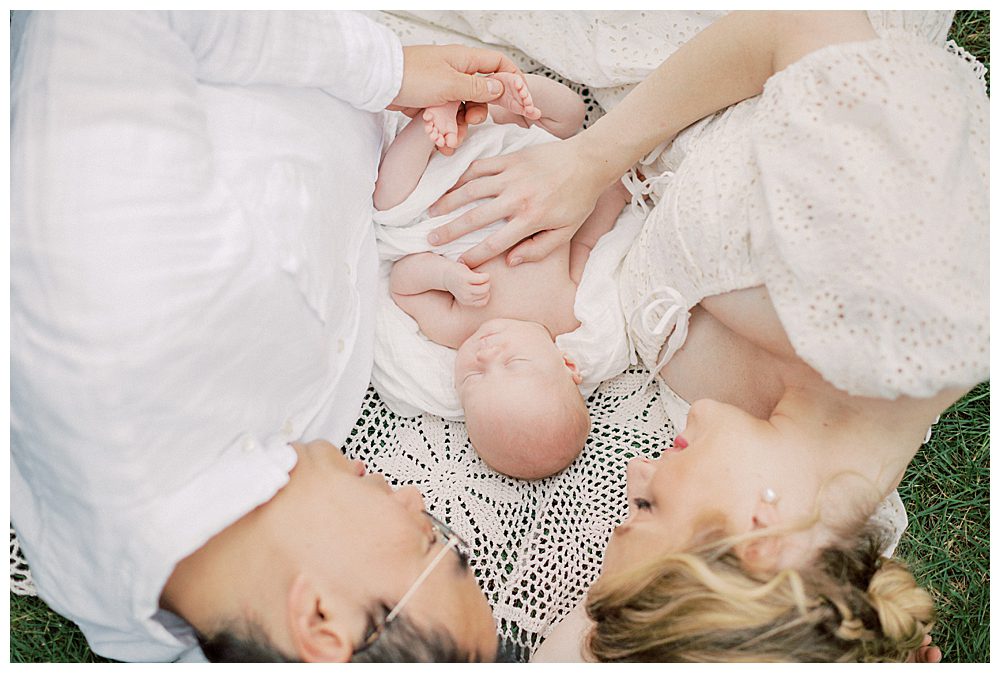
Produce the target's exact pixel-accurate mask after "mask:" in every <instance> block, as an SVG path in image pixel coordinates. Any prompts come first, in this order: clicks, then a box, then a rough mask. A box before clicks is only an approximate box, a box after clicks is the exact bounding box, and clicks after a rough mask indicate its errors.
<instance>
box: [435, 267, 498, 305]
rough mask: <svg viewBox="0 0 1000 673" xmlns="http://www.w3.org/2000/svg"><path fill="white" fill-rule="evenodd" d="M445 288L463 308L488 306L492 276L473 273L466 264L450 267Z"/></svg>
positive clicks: (445, 280)
mask: <svg viewBox="0 0 1000 673" xmlns="http://www.w3.org/2000/svg"><path fill="white" fill-rule="evenodd" d="M444 286H445V287H446V288H448V292H451V293H452V295H454V297H455V301H457V302H458V303H459V304H462V305H463V306H486V304H487V303H489V301H490V274H488V273H479V272H478V271H473V270H472V269H470V268H469V267H467V266H465V265H464V264H455V265H454V266H451V267H449V269H448V273H447V275H446V276H445V279H444Z"/></svg>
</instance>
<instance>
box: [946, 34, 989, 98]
mask: <svg viewBox="0 0 1000 673" xmlns="http://www.w3.org/2000/svg"><path fill="white" fill-rule="evenodd" d="M944 47H945V49H946V50H947V51H948V53H949V54H954V55H955V56H958V57H959V58H960V59H962V60H963V61H965V62H966V64H968V66H969V67H970V68H972V72H973V73H975V75H976V77H977V78H978V79H979V83H980V84H982V85H983V93H985V94H987V95H989V86H988V84H987V82H986V73H987V72H988V71H987V69H986V66H985V65H984V64H983V63H981V62H980V61H979V60H978V59H977V58H976V57H975V56H973V55H972V54H970V53H969V52H968V51H966V50H965V48H963V47H960V46H958V43H957V42H955V40H948V41H947V42H945V45H944Z"/></svg>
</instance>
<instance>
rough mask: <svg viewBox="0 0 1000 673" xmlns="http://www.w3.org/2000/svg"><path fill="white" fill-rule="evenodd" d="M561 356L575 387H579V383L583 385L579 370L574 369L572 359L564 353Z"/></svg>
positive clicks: (574, 365)
mask: <svg viewBox="0 0 1000 673" xmlns="http://www.w3.org/2000/svg"><path fill="white" fill-rule="evenodd" d="M562 356H563V362H564V363H565V364H566V367H567V369H569V370H570V372H572V373H573V383H575V384H576V385H580V384H581V383H583V377H582V376H580V370H579V369H577V368H576V363H575V362H574V361H573V358H571V357H570V356H568V355H566V354H565V353H563V354H562Z"/></svg>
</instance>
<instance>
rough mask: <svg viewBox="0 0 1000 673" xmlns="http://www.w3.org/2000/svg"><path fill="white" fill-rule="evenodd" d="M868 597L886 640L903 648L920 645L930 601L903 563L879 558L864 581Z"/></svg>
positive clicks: (928, 620) (931, 610)
mask: <svg viewBox="0 0 1000 673" xmlns="http://www.w3.org/2000/svg"><path fill="white" fill-rule="evenodd" d="M868 599H869V601H871V604H872V607H873V608H874V609H875V612H876V613H877V614H878V619H879V622H880V623H881V626H882V633H883V634H885V637H886V638H887V639H889V640H892V641H895V643H896V645H897V647H898V648H899V649H900V650H904V651H906V650H915V649H917V648H918V647H920V644H921V641H922V640H923V637H924V634H925V633H926V632H927V631H928V630H929V628H930V625H931V623H932V622H933V621H934V603H933V601H932V600H931V597H930V595H929V594H928V593H927V592H926V591H924V590H923V589H921V588H920V587H919V586H917V582H916V580H915V579H914V578H913V575H912V574H911V573H910V571H909V570H907V568H906V566H904V565H903V564H902V563H900V562H898V561H894V560H892V559H885V560H883V562H882V564H881V567H880V568H879V569H878V570H876V571H875V574H873V575H872V578H871V582H869V584H868Z"/></svg>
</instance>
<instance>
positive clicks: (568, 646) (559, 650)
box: [531, 601, 593, 664]
mask: <svg viewBox="0 0 1000 673" xmlns="http://www.w3.org/2000/svg"><path fill="white" fill-rule="evenodd" d="M591 626H593V622H591V621H590V618H589V617H587V610H586V605H585V601H580V604H579V605H577V606H576V607H575V608H573V610H571V611H570V612H569V614H567V615H566V616H565V617H563V618H562V620H561V621H560V622H559V623H558V624H556V626H555V628H554V629H553V630H552V632H551V633H549V635H548V636H547V637H546V638H545V640H544V641H543V642H542V644H541V645H539V646H538V649H536V650H535V652H534V653H533V654H532V655H531V663H533V664H542V663H550V664H553V663H578V662H585V661H591V659H588V658H587V656H586V637H587V633H588V632H589V631H590V628H591Z"/></svg>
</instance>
